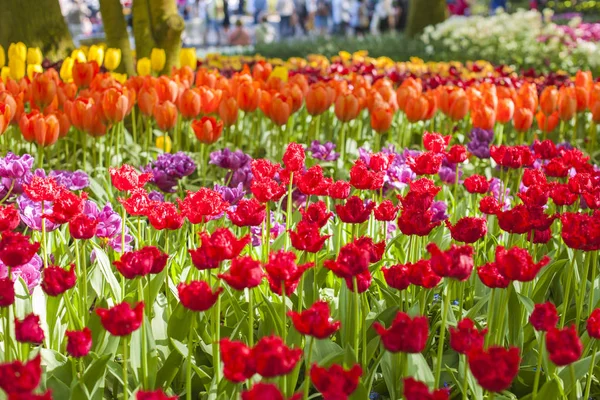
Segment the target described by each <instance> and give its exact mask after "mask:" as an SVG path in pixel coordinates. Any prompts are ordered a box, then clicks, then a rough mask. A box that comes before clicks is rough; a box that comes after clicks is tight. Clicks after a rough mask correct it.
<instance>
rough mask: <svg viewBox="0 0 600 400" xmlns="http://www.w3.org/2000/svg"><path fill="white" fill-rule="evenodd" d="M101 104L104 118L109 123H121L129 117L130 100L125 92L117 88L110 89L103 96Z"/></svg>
mask: <svg viewBox="0 0 600 400" xmlns="http://www.w3.org/2000/svg"><path fill="white" fill-rule="evenodd" d="M125 90H127V89H125ZM101 104H102V111H103V112H104V117H105V118H106V119H107V120H108V121H109V122H112V123H116V122H121V121H123V120H124V119H125V116H126V115H127V110H128V109H129V98H128V97H127V95H126V94H124V93H123V91H121V90H119V89H117V88H110V89H108V90H107V91H105V92H104V94H103V95H102V101H101Z"/></svg>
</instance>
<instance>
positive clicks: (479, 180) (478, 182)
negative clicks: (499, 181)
mask: <svg viewBox="0 0 600 400" xmlns="http://www.w3.org/2000/svg"><path fill="white" fill-rule="evenodd" d="M463 185H465V189H467V192H469V193H481V194H483V193H487V191H488V190H489V189H490V183H489V182H488V180H487V178H486V177H485V176H482V175H471V176H470V177H468V178H467V179H465V181H464V183H463Z"/></svg>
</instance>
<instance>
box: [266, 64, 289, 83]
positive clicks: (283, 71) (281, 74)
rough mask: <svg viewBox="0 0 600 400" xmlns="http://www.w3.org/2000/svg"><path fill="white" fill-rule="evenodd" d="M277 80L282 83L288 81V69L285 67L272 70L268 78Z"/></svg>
mask: <svg viewBox="0 0 600 400" xmlns="http://www.w3.org/2000/svg"><path fill="white" fill-rule="evenodd" d="M273 77H275V78H279V79H281V80H282V81H283V82H287V81H288V69H287V68H286V67H275V68H274V69H273V71H272V72H271V75H270V76H269V78H273Z"/></svg>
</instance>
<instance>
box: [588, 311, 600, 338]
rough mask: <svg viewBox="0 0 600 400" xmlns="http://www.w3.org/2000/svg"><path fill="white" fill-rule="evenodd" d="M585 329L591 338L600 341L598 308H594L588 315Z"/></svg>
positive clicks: (599, 312)
mask: <svg viewBox="0 0 600 400" xmlns="http://www.w3.org/2000/svg"><path fill="white" fill-rule="evenodd" d="M585 328H586V330H587V332H588V335H590V337H591V338H594V339H600V308H596V309H595V310H594V311H592V313H591V314H590V317H589V318H588V320H587V322H586V325H585Z"/></svg>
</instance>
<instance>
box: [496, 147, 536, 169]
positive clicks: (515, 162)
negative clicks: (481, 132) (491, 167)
mask: <svg viewBox="0 0 600 400" xmlns="http://www.w3.org/2000/svg"><path fill="white" fill-rule="evenodd" d="M490 155H491V156H492V158H493V159H494V161H495V162H496V164H498V165H500V166H502V167H505V168H513V169H517V168H523V167H531V166H532V165H533V163H534V161H535V155H534V154H533V153H532V152H531V149H530V148H529V147H528V146H505V145H502V146H494V145H491V146H490Z"/></svg>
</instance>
